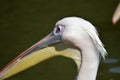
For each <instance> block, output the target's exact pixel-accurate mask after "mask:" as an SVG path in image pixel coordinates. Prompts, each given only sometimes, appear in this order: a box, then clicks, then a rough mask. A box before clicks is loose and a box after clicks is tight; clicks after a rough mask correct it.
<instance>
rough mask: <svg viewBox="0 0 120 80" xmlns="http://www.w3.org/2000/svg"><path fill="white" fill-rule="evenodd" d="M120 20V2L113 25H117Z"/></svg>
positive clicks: (114, 15)
mask: <svg viewBox="0 0 120 80" xmlns="http://www.w3.org/2000/svg"><path fill="white" fill-rule="evenodd" d="M119 19H120V2H119V4H118V6H117V8H116V10H115V12H114V14H113V18H112V23H113V24H116V22H117V21H118V20H119Z"/></svg>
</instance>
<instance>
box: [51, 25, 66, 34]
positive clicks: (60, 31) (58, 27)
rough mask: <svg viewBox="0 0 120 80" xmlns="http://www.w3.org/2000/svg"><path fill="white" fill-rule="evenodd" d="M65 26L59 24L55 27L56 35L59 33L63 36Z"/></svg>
mask: <svg viewBox="0 0 120 80" xmlns="http://www.w3.org/2000/svg"><path fill="white" fill-rule="evenodd" d="M64 28H65V26H64V25H57V26H56V27H55V28H54V31H53V33H54V35H56V36H57V35H59V36H61V35H62V32H63V30H64Z"/></svg>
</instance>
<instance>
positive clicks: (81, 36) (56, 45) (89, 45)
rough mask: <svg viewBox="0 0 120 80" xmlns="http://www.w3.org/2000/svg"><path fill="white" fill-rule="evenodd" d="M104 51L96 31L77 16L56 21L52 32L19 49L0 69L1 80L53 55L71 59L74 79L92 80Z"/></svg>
mask: <svg viewBox="0 0 120 80" xmlns="http://www.w3.org/2000/svg"><path fill="white" fill-rule="evenodd" d="M106 54H107V52H106V50H105V48H104V46H103V44H102V42H101V40H100V39H99V37H98V33H97V30H96V29H95V27H94V26H93V25H92V24H91V23H90V22H88V21H86V20H84V19H82V18H79V17H66V18H63V19H61V20H59V21H58V22H57V23H56V24H55V27H54V29H53V31H52V32H51V33H50V34H49V35H48V36H46V37H45V38H43V39H42V40H40V41H38V42H37V43H36V44H34V45H33V46H31V47H30V48H28V49H27V50H25V51H24V52H22V53H21V54H20V55H19V56H17V57H16V58H15V59H13V60H12V61H11V62H10V63H9V64H8V65H6V66H5V67H4V68H3V69H2V70H1V71H0V80H3V79H6V78H8V77H10V76H12V75H14V74H17V73H19V72H21V71H23V70H25V69H27V68H29V67H31V66H34V65H36V64H38V63H40V62H42V61H44V60H46V59H48V58H51V57H53V56H57V55H62V56H65V57H69V58H72V59H73V60H74V61H75V63H76V64H77V67H78V75H77V77H76V79H77V80H95V79H96V75H97V71H98V66H99V63H100V57H103V58H105V56H106Z"/></svg>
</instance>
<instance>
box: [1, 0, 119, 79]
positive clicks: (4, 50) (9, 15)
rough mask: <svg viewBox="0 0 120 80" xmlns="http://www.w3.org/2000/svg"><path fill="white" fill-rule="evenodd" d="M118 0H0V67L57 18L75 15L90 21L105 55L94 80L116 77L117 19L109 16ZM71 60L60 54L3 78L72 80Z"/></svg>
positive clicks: (48, 27) (117, 50) (46, 29)
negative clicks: (113, 19) (98, 36)
mask: <svg viewBox="0 0 120 80" xmlns="http://www.w3.org/2000/svg"><path fill="white" fill-rule="evenodd" d="M118 2H119V0H74V1H73V0H0V69H1V68H2V67H3V66H5V65H6V64H7V63H8V62H9V61H10V60H12V59H13V58H14V57H16V56H17V55H18V54H20V53H21V52H22V51H24V50H25V49H27V48H28V47H29V46H31V45H32V44H34V43H35V42H37V41H39V40H40V39H42V38H43V37H44V36H45V35H47V34H48V33H49V32H51V31H52V29H53V27H54V24H55V23H56V21H57V20H59V19H61V18H63V17H67V16H78V17H82V18H84V19H87V20H88V21H90V22H91V23H93V24H94V25H95V26H96V27H97V29H98V31H99V33H100V38H101V39H102V41H103V43H104V44H105V48H106V49H107V51H108V53H109V55H108V56H107V57H106V60H105V61H101V64H100V67H99V71H98V75H97V80H120V47H119V45H120V21H119V22H118V23H117V24H116V25H112V23H111V18H112V15H113V12H114V9H115V7H116V6H117V4H118ZM76 74H77V68H76V65H75V63H74V62H73V61H72V60H71V59H67V58H64V57H61V56H58V57H54V58H52V59H49V60H46V61H44V62H43V63H41V64H39V65H36V66H34V67H32V68H30V69H28V70H26V71H24V72H21V73H20V74H17V75H15V76H13V77H11V78H9V79H7V80H74V78H75V75H76Z"/></svg>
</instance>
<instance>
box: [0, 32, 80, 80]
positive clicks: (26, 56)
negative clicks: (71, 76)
mask: <svg viewBox="0 0 120 80" xmlns="http://www.w3.org/2000/svg"><path fill="white" fill-rule="evenodd" d="M57 55H62V56H65V57H69V58H72V59H73V60H74V61H75V63H76V64H77V66H78V69H79V67H80V62H81V57H80V51H79V50H78V49H76V48H75V47H72V46H69V45H66V44H64V43H62V42H61V39H60V38H59V37H58V36H54V35H53V33H50V34H49V35H48V36H46V37H45V38H43V39H42V40H40V41H39V42H37V43H36V44H34V45H33V46H32V47H30V48H28V49H27V50H25V51H24V52H23V53H21V54H20V55H19V56H17V57H16V58H15V59H13V60H12V61H11V62H10V63H9V64H7V65H6V66H5V67H4V68H3V69H2V70H1V71H0V80H3V79H6V78H8V77H10V76H12V75H14V74H17V73H19V72H21V71H23V70H25V69H27V68H29V67H32V66H34V65H36V64H38V63H40V62H42V61H44V60H46V59H48V58H51V57H54V56H57Z"/></svg>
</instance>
